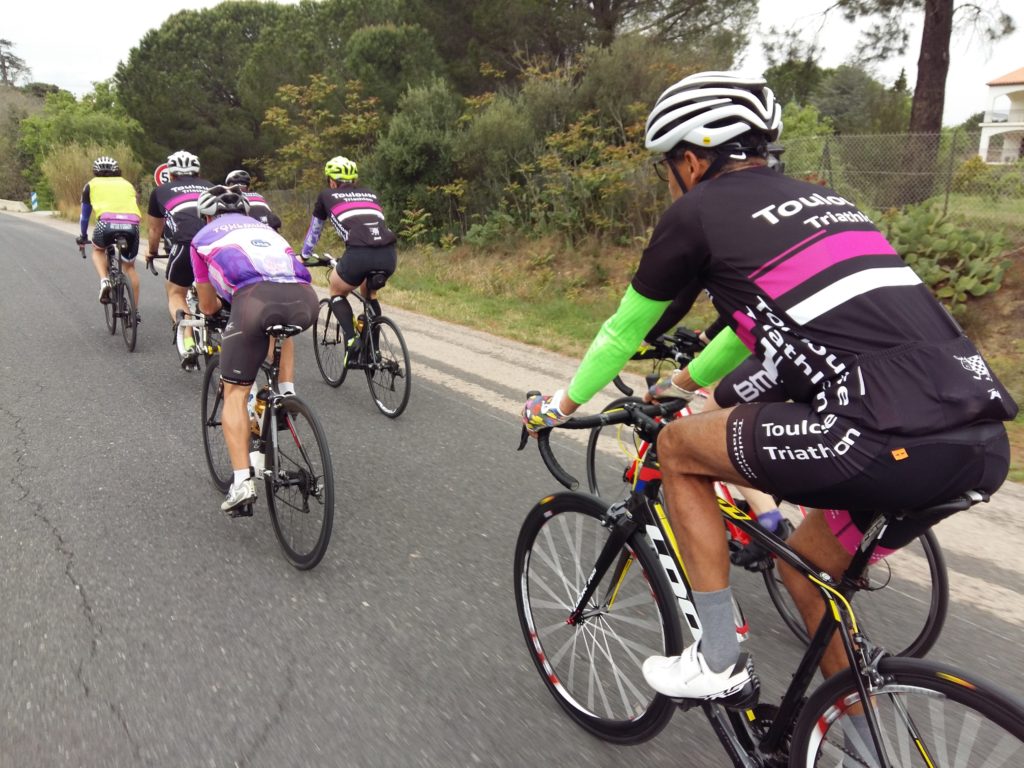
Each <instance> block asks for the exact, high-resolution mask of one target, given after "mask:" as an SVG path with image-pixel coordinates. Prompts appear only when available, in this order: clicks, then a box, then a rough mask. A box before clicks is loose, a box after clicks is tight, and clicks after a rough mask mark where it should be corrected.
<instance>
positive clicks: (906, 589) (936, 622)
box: [763, 531, 949, 657]
mask: <svg viewBox="0 0 1024 768" xmlns="http://www.w3.org/2000/svg"><path fill="white" fill-rule="evenodd" d="M763 576H764V582H765V586H766V587H767V588H768V595H769V596H770V597H771V599H772V603H774V604H775V608H776V610H778V612H779V616H781V617H782V620H783V621H784V622H785V623H786V626H787V627H789V628H790V630H792V632H793V634H795V635H796V636H797V637H798V638H799V639H800V641H801V642H803V643H804V644H805V645H806V644H807V643H809V642H810V639H809V638H808V636H807V628H806V627H805V626H804V622H803V619H802V618H801V617H800V612H799V611H798V610H797V609H796V605H795V604H794V603H793V599H792V598H791V597H790V595H789V592H788V591H787V590H786V587H785V586H784V585H783V583H782V577H781V576H780V574H779V571H778V568H777V567H775V566H774V563H773V567H771V568H769V569H767V570H766V571H764V572H763ZM867 576H868V584H869V587H868V589H867V590H864V592H870V593H871V594H863V595H862V596H860V597H859V598H858V599H857V600H856V603H855V605H854V609H855V610H856V612H857V619H858V621H859V622H860V623H861V624H862V625H863V626H864V629H865V631H866V633H867V635H868V637H870V638H871V640H872V641H873V642H875V643H877V644H878V645H881V646H882V647H883V648H885V649H886V650H888V651H889V652H890V653H892V654H893V655H896V656H914V657H921V656H924V655H925V654H926V653H928V651H929V650H931V648H932V646H933V645H935V642H936V641H937V640H938V639H939V634H940V633H941V632H942V627H943V625H944V624H945V623H946V613H947V611H948V609H949V574H948V573H947V572H946V560H945V558H944V557H943V555H942V548H941V547H940V546H939V542H938V540H937V539H936V538H935V534H934V533H933V532H932V531H925V533H924V534H922V535H921V536H919V537H918V538H917V539H915V540H914V541H912V542H911V543H910V544H908V545H907V546H906V547H904V548H902V549H900V550H898V551H896V552H893V553H892V554H891V555H889V556H888V557H886V558H884V559H882V560H880V561H878V562H877V563H875V564H874V565H871V566H869V568H868V573H867Z"/></svg>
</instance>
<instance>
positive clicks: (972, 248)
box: [879, 205, 1010, 317]
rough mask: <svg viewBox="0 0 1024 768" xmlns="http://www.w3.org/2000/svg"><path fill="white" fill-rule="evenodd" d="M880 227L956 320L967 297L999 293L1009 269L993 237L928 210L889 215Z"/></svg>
mask: <svg viewBox="0 0 1024 768" xmlns="http://www.w3.org/2000/svg"><path fill="white" fill-rule="evenodd" d="M879 224H880V226H881V228H882V229H883V230H884V231H885V233H886V236H887V237H888V238H889V242H891V243H892V245H893V247H894V248H895V249H896V251H897V252H898V253H899V254H900V255H901V256H903V258H904V260H905V261H906V262H907V264H909V265H910V266H911V267H912V268H913V269H914V271H915V272H917V274H918V276H919V277H920V278H921V279H922V280H923V281H924V282H925V284H926V285H928V287H929V288H931V290H932V292H933V293H934V294H935V295H936V296H937V297H938V299H939V300H940V301H942V303H943V304H945V305H946V307H947V308H948V309H949V310H950V312H952V313H953V315H954V316H956V317H962V316H963V312H964V309H965V304H966V302H967V301H968V300H969V298H970V297H971V296H975V297H976V296H984V295H985V294H988V293H993V292H995V291H997V290H999V286H1000V285H1001V284H1002V281H1003V275H1004V273H1005V272H1006V269H1007V267H1009V266H1010V261H1009V259H1006V258H1004V256H1005V253H1006V251H1007V242H1006V239H1005V238H1004V237H1003V234H1002V233H1001V232H998V231H993V230H985V229H975V228H972V227H971V226H969V225H968V224H967V223H966V222H965V221H964V220H963V219H962V218H960V217H957V216H953V215H949V214H946V215H944V214H943V213H942V212H941V211H939V210H938V209H934V208H932V207H930V206H927V205H921V206H913V207H909V208H907V209H905V210H903V211H898V210H892V211H889V212H888V213H886V214H884V215H883V216H882V217H881V219H880V221H879Z"/></svg>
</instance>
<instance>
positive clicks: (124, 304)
mask: <svg viewBox="0 0 1024 768" xmlns="http://www.w3.org/2000/svg"><path fill="white" fill-rule="evenodd" d="M117 315H118V317H120V318H121V335H122V336H123V337H124V345H125V346H126V347H127V348H128V351H129V352H134V351H135V340H136V338H137V336H138V333H139V324H138V323H137V322H136V319H135V292H134V291H132V285H131V283H130V282H128V281H127V280H125V279H122V280H121V283H120V285H119V286H118V288H117Z"/></svg>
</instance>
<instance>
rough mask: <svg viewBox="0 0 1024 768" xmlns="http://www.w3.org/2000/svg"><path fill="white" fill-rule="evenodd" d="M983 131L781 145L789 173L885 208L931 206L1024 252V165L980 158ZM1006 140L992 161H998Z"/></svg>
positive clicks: (992, 151) (995, 144)
mask: <svg viewBox="0 0 1024 768" xmlns="http://www.w3.org/2000/svg"><path fill="white" fill-rule="evenodd" d="M979 139H980V132H979V131H966V130H960V129H957V130H953V131H949V132H945V133H939V134H875V135H864V136H827V137H817V138H807V139H794V140H793V141H789V142H786V141H784V142H783V146H784V148H785V152H784V154H783V156H782V161H783V163H784V164H785V173H786V174H787V175H789V176H794V177H797V178H804V179H808V180H811V181H816V182H818V183H820V184H823V185H826V186H829V187H832V188H833V189H835V190H836V191H837V192H839V193H840V194H842V195H846V196H848V197H850V198H851V199H852V200H854V201H855V202H856V203H857V204H858V205H859V206H860V207H861V208H867V209H872V210H875V211H884V210H887V209H889V208H899V207H903V206H906V205H912V204H919V203H928V204H931V205H933V206H937V207H939V208H940V209H941V210H942V211H943V212H944V213H950V214H953V215H955V216H958V217H962V218H963V219H964V220H965V221H966V222H968V223H970V224H973V225H975V226H977V227H979V228H984V229H985V230H987V231H999V232H1001V233H1002V234H1003V235H1004V236H1005V237H1006V239H1007V240H1008V241H1009V242H1010V243H1011V245H1013V246H1014V247H1017V248H1020V247H1024V160H1018V161H1016V162H1014V163H990V162H986V161H985V160H983V159H982V158H981V157H979V156H978V147H979ZM1001 148H1002V145H1001V137H999V136H997V137H995V138H994V139H993V141H992V144H991V145H990V147H989V153H988V154H989V157H1000V156H1001Z"/></svg>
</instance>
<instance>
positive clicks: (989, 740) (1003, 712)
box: [789, 657, 1024, 768]
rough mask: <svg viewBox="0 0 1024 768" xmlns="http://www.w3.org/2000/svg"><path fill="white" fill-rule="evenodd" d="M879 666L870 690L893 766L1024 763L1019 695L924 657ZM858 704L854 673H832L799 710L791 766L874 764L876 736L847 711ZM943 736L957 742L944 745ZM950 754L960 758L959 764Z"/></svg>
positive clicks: (1023, 716) (1023, 712)
mask: <svg viewBox="0 0 1024 768" xmlns="http://www.w3.org/2000/svg"><path fill="white" fill-rule="evenodd" d="M878 671H879V672H880V673H881V675H882V681H881V684H880V685H877V686H872V688H871V692H870V695H871V706H872V708H873V711H874V712H875V713H876V717H877V720H878V725H879V728H880V729H881V731H882V743H883V747H884V749H885V750H886V752H889V753H890V754H888V755H887V757H888V759H889V760H890V761H891V762H890V763H889V764H891V765H892V766H893V768H907V767H908V766H915V767H916V766H931V765H934V766H948V765H963V766H967V765H970V766H982V765H984V766H990V767H993V766H1018V765H1022V764H1024V702H1022V701H1021V700H1020V699H1018V698H1016V697H1014V696H1011V695H1009V694H1007V693H1005V692H1003V691H1002V690H1000V689H999V688H997V687H996V686H994V685H993V684H991V683H989V682H986V681H984V680H981V679H978V678H975V677H973V676H971V675H968V674H966V673H964V672H962V671H960V670H958V669H956V668H955V667H951V666H949V665H945V664H936V663H934V662H931V661H923V660H921V659H907V658H897V657H889V658H884V659H882V660H881V661H880V662H879V664H878ZM897 702H898V704H897ZM859 704H861V700H860V695H859V693H858V692H857V688H856V685H855V681H854V678H853V672H852V671H850V670H846V671H845V672H843V673H841V674H838V675H835V676H833V677H831V678H829V679H828V680H827V681H826V682H825V683H824V684H823V685H822V686H821V687H820V688H818V689H817V690H816V691H815V692H814V693H813V694H812V695H811V697H810V698H809V699H808V700H807V703H806V704H804V707H803V709H802V710H801V712H800V716H799V718H798V719H797V722H796V725H795V728H794V731H793V740H792V744H791V749H790V762H789V764H790V765H791V766H805V767H806V768H811V767H812V766H835V765H838V764H840V762H841V764H842V765H844V766H847V765H865V766H869V765H874V764H875V762H873V760H875V759H877V754H875V752H874V747H873V746H872V747H867V745H868V744H871V741H870V737H868V738H867V739H865V738H863V736H861V735H860V734H861V733H863V732H864V729H863V728H856V727H851V726H850V722H851V719H850V717H848V713H849V711H850V709H851V707H853V706H855V705H859ZM862 706H863V705H861V707H858V710H859V711H863V709H862ZM908 722H909V723H911V724H912V725H913V727H914V733H913V734H911V732H910V729H909V728H908V725H907V723H908ZM940 739H950V740H951V742H952V743H950V744H946V743H942V744H940V743H939V742H940ZM866 750H867V751H866ZM926 755H927V757H926ZM947 756H948V757H949V758H953V757H954V756H955V758H956V760H955V762H954V761H953V760H951V759H947Z"/></svg>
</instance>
